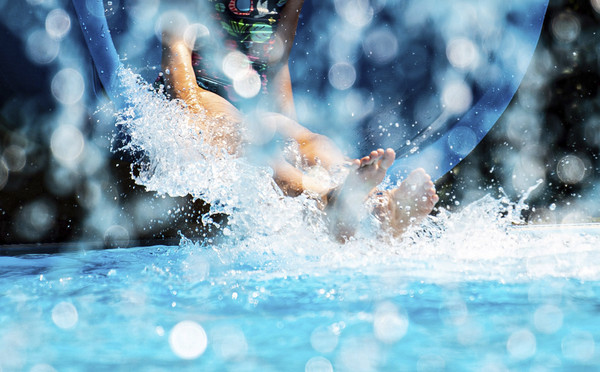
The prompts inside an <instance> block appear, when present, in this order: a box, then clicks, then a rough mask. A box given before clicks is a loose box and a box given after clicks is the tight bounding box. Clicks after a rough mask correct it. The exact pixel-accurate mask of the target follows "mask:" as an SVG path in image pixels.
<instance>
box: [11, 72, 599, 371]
mask: <svg viewBox="0 0 600 372" xmlns="http://www.w3.org/2000/svg"><path fill="white" fill-rule="evenodd" d="M123 77H124V80H123V81H124V83H125V84H126V85H127V86H128V87H129V88H130V89H131V91H130V92H129V96H130V97H131V99H130V108H129V109H128V110H127V111H126V112H124V113H121V114H120V116H119V120H118V121H119V123H120V124H121V125H122V126H124V127H125V128H126V129H127V131H128V133H130V135H131V142H130V143H129V144H128V146H129V147H128V149H130V148H133V149H134V150H143V151H144V154H145V155H146V156H145V158H144V162H143V164H142V172H141V174H140V176H139V177H138V182H140V183H142V184H144V185H145V186H146V187H147V188H148V189H150V190H155V191H158V192H159V193H162V194H167V195H173V196H175V195H185V194H192V195H194V196H196V197H199V198H203V199H204V200H207V201H209V202H212V204H213V211H214V212H225V213H228V214H229V215H230V216H231V217H230V219H229V224H228V226H227V227H226V228H224V229H223V234H222V236H221V237H219V238H214V239H208V240H206V239H204V240H200V241H197V240H196V238H195V237H187V238H182V241H181V243H180V245H179V246H173V247H167V246H155V247H139V248H132V249H116V250H106V251H88V252H71V253H65V254H60V255H29V256H21V257H2V258H0V267H2V270H0V309H2V310H1V311H0V369H1V370H2V371H13V370H30V371H54V370H56V371H69V370H150V371H152V370H156V371H170V370H202V371H223V370H232V371H237V370H242V371H302V370H305V371H311V372H312V371H332V370H336V371H376V370H390V371H398V370H419V371H430V370H431V371H439V370H443V369H446V370H481V371H496V370H497V371H502V370H509V369H511V370H533V371H546V370H576V369H577V370H581V369H583V370H585V369H587V370H594V369H597V368H600V352H599V351H598V349H599V348H597V347H596V342H598V341H599V340H600V321H599V320H598V310H599V308H600V307H599V306H600V302H599V300H598V298H599V294H600V293H599V292H600V285H599V283H600V282H599V280H600V273H599V271H598V264H597V263H598V262H600V252H599V251H598V248H597V247H598V246H599V245H600V236H599V235H598V233H597V230H595V229H594V228H588V229H578V230H570V231H568V232H564V231H560V230H558V229H553V230H552V229H550V230H539V229H538V230H536V229H533V230H524V229H519V228H516V227H514V226H513V223H514V222H518V220H519V216H520V211H521V209H522V208H524V207H525V206H524V204H523V203H520V204H516V205H515V204H511V203H509V202H508V201H507V200H503V199H499V200H498V199H495V198H493V197H491V196H488V197H485V198H483V199H481V200H479V201H478V202H475V203H473V204H471V205H469V206H466V207H465V208H463V209H462V210H461V211H460V212H455V213H449V212H447V211H445V210H441V211H440V212H439V214H438V215H437V216H436V217H430V218H428V219H426V220H425V221H424V222H423V224H422V225H420V226H415V227H414V229H412V230H411V231H409V233H408V234H406V235H405V236H404V238H403V239H402V240H394V239H392V238H390V237H389V236H386V234H385V233H382V232H380V231H379V227H378V224H377V221H375V220H372V219H369V218H367V219H366V220H365V221H363V225H362V226H361V228H360V230H359V232H358V234H357V236H356V238H355V239H353V240H352V241H350V242H348V243H347V244H345V245H340V244H338V243H336V242H333V241H332V240H331V239H330V237H329V236H328V234H327V233H326V232H325V230H326V223H325V222H324V220H323V216H322V214H321V213H320V212H319V210H318V208H317V207H316V204H315V203H314V201H312V200H311V199H310V198H307V197H300V198H294V199H293V198H286V197H283V196H282V195H281V194H280V193H279V192H278V191H277V189H276V188H275V187H273V185H272V182H271V177H270V174H269V171H268V169H267V168H263V167H260V166H258V165H255V164H251V162H249V161H247V160H242V159H240V158H236V157H232V156H229V155H227V154H223V153H219V152H218V151H216V150H214V148H212V147H210V146H208V145H207V144H206V143H205V142H204V140H203V138H204V134H199V133H198V131H197V130H192V129H191V128H192V127H191V126H190V125H189V123H190V120H195V119H198V118H192V119H190V118H189V117H188V116H186V115H185V114H184V113H183V111H182V110H181V106H179V105H178V104H177V103H174V102H166V101H165V100H164V98H162V96H161V95H160V94H157V93H155V92H154V91H153V90H152V89H150V88H149V87H145V86H143V85H140V84H137V83H136V82H135V81H136V79H135V76H133V75H131V74H129V73H124V74H123ZM203 119H206V118H203ZM167 134H168V135H167ZM388 186H389V185H388Z"/></svg>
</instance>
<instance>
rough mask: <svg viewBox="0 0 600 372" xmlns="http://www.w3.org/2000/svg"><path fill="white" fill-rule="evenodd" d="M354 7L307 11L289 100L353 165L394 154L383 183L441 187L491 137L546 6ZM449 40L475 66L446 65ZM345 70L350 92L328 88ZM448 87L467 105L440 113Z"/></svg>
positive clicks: (542, 0)
mask: <svg viewBox="0 0 600 372" xmlns="http://www.w3.org/2000/svg"><path fill="white" fill-rule="evenodd" d="M352 4H355V3H353V2H347V3H344V2H335V6H334V5H333V4H326V3H321V2H311V1H307V2H305V6H304V9H303V18H302V19H301V22H300V24H301V25H302V27H300V28H299V30H298V33H297V36H296V45H295V47H294V49H293V50H292V55H291V61H292V66H291V74H292V80H293V87H294V95H295V97H296V98H297V100H298V102H300V104H301V105H302V108H303V109H304V111H303V112H307V111H308V112H312V113H316V114H314V115H305V116H304V117H301V120H302V123H303V124H304V125H306V126H308V127H309V128H310V129H312V130H315V131H317V132H321V133H323V134H325V135H328V136H330V137H332V138H337V139H338V143H341V145H342V146H345V147H346V149H347V150H349V151H348V152H352V151H354V153H352V156H355V157H360V156H362V155H364V154H366V153H368V152H370V151H371V150H373V149H376V148H379V147H382V148H387V147H392V148H393V149H395V150H396V155H397V156H396V161H395V163H394V165H393V166H392V168H391V169H390V170H389V171H388V175H390V177H391V180H392V182H396V181H397V180H399V179H401V178H403V177H404V176H405V175H406V174H407V173H408V172H410V171H411V170H412V169H415V168H418V167H422V168H425V170H426V171H427V172H428V173H429V174H431V176H432V178H433V179H438V178H440V177H441V176H443V175H444V174H445V173H446V172H448V171H449V170H451V169H452V168H454V167H455V166H456V165H457V164H458V163H459V162H460V161H461V160H462V159H463V158H465V157H466V156H467V155H468V154H469V153H470V152H471V151H472V150H473V149H474V148H475V146H477V144H478V143H479V142H480V141H481V139H482V138H483V137H484V136H485V135H486V134H487V133H488V131H489V130H490V129H491V128H492V127H493V125H494V124H495V123H496V122H497V121H498V119H499V118H500V116H501V115H502V113H503V112H504V111H505V109H506V108H507V106H508V104H509V102H510V101H511V99H512V98H513V96H514V95H515V92H516V90H517V88H518V87H519V85H520V83H521V81H522V79H523V77H524V74H525V72H526V70H527V67H528V66H529V63H530V61H531V58H532V56H533V53H534V50H535V48H536V46H537V43H538V39H539V36H540V32H541V28H542V24H543V20H544V17H545V14H546V9H547V6H548V1H547V0H506V1H502V2H500V1H489V2H469V1H465V2H445V1H438V0H405V1H401V2H397V1H396V2H390V1H388V2H369V3H368V4H367V3H364V4H367V5H368V6H367V5H365V8H364V9H362V8H361V10H360V11H359V10H357V9H354V8H353V5H352ZM356 4H358V3H356ZM361 4H363V3H361ZM364 4H363V5H364ZM332 15H333V16H332ZM361 21H362V23H360V22H361ZM357 23H358V25H357ZM324 31H327V32H326V33H325V34H329V36H328V37H323V32H324ZM348 35H358V37H356V36H355V37H354V38H352V37H349V36H348ZM456 40H458V41H459V43H462V45H463V46H466V49H464V48H463V50H462V51H461V52H466V54H468V53H469V52H472V53H473V54H474V55H477V56H478V61H479V62H478V63H475V64H474V66H471V67H465V66H460V63H462V61H460V58H459V61H458V62H459V63H458V66H457V64H456V63H453V62H454V61H452V60H451V59H452V58H451V57H450V56H449V54H448V53H449V48H450V46H451V45H452V43H453V41H456ZM370 42H372V44H369V43H370ZM454 57H456V55H455V56H454ZM336 65H338V66H339V65H341V66H345V67H344V68H345V70H344V69H342V70H334V68H335V66H336ZM349 65H351V66H352V67H348V66H349ZM307 71H309V72H310V73H306V72H307ZM340 71H341V72H340ZM344 71H350V72H351V73H350V74H349V75H347V76H350V78H347V80H350V81H351V83H349V84H348V85H351V86H350V87H348V85H346V86H344V82H345V80H343V78H342V79H341V80H340V81H341V84H339V83H338V84H336V83H335V81H333V83H332V78H333V79H335V78H336V74H337V77H338V80H339V76H343V73H344ZM340 74H341V75H340ZM353 78H355V80H352V79H353ZM450 82H454V83H457V82H458V84H455V85H458V88H459V89H458V90H457V92H459V93H460V92H465V91H466V92H467V95H468V96H469V99H468V101H469V103H468V105H466V106H465V107H461V108H459V109H458V110H452V109H449V107H448V105H446V104H445V101H444V99H447V98H448V95H450V100H452V98H453V97H452V94H447V92H445V88H446V87H448V83H450ZM340 85H341V86H342V87H341V88H340ZM349 102H350V103H349ZM369 105H370V107H369V108H368V109H364V107H366V106H369ZM350 113H352V116H350V115H349V114H350ZM355 114H356V115H355ZM300 115H302V112H301V113H300Z"/></svg>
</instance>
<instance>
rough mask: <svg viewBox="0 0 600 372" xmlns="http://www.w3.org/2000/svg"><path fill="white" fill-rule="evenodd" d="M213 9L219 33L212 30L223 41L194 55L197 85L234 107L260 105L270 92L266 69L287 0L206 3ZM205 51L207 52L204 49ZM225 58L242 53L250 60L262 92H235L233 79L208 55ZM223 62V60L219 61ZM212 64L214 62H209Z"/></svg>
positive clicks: (213, 0) (225, 0) (213, 1)
mask: <svg viewBox="0 0 600 372" xmlns="http://www.w3.org/2000/svg"><path fill="white" fill-rule="evenodd" d="M205 1H208V5H209V6H210V7H212V8H213V18H214V21H215V24H216V25H217V26H219V27H217V28H218V29H217V30H212V31H213V32H215V33H216V36H217V37H218V39H219V40H220V41H219V43H220V46H215V44H214V43H212V44H209V46H208V47H207V46H204V47H199V48H197V49H196V50H195V51H194V53H193V55H192V58H193V61H192V63H193V65H194V70H195V73H196V79H197V81H198V85H199V86H200V87H202V88H204V89H207V90H209V91H212V92H214V93H217V94H219V95H221V96H222V97H224V98H226V99H228V100H229V101H230V102H232V103H233V104H234V105H237V106H240V105H247V104H249V103H252V102H254V104H255V103H256V102H257V100H258V99H260V96H262V95H264V94H266V93H267V67H268V58H269V53H270V52H271V50H272V49H273V45H274V43H275V31H276V27H277V23H278V21H279V17H280V12H281V9H282V8H283V6H284V5H285V3H286V2H287V0H205ZM204 48H206V49H204ZM215 50H217V53H218V54H220V55H221V57H223V56H224V55H226V54H227V53H228V52H231V51H234V50H237V51H239V52H242V53H243V54H244V55H246V57H247V58H248V60H249V61H250V66H251V68H252V69H254V71H256V72H257V74H258V77H260V91H259V92H258V93H256V94H253V95H252V96H251V97H248V96H246V97H242V96H241V95H240V94H238V92H236V90H235V89H234V85H233V80H232V79H231V78H230V77H228V76H227V75H226V74H225V73H224V72H223V69H222V68H221V66H217V64H218V63H215V62H214V61H215V60H214V59H209V58H206V57H205V55H207V54H208V52H214V51H215ZM217 60H218V61H220V59H217ZM210 61H213V62H210Z"/></svg>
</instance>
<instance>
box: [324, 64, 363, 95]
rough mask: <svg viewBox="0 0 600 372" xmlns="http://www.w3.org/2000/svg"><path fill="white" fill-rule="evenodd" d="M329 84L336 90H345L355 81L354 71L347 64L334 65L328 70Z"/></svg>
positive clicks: (352, 67)
mask: <svg viewBox="0 0 600 372" xmlns="http://www.w3.org/2000/svg"><path fill="white" fill-rule="evenodd" d="M328 76H329V83H330V84H331V85H332V86H333V87H334V88H335V89H338V90H346V89H348V88H350V87H351V86H352V85H354V82H355V81H356V69H355V68H354V66H352V65H351V64H349V63H346V62H340V63H336V64H334V65H333V66H331V68H330V69H329V75H328Z"/></svg>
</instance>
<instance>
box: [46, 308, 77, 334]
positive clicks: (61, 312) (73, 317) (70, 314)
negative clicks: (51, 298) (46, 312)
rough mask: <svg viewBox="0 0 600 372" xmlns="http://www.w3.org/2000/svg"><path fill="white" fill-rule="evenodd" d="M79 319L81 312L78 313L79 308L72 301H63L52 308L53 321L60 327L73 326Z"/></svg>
mask: <svg viewBox="0 0 600 372" xmlns="http://www.w3.org/2000/svg"><path fill="white" fill-rule="evenodd" d="M78 320H79V314H78V313H77V309H76V308H75V306H74V305H73V304H72V303H70V302H61V303H59V304H57V305H56V306H54V308H53V309H52V321H53V322H54V324H56V326H57V327H59V328H62V329H70V328H73V327H75V325H76V324H77V321H78Z"/></svg>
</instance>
